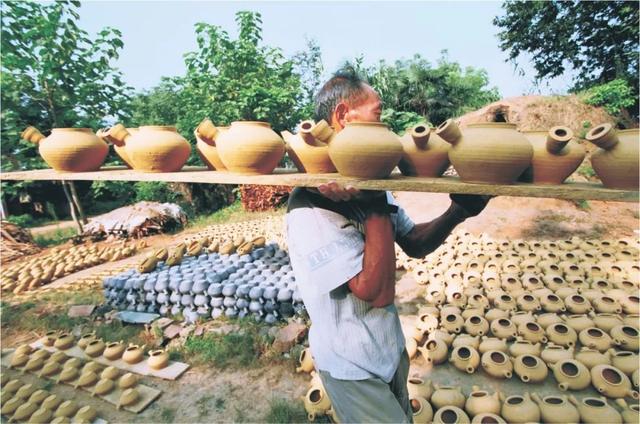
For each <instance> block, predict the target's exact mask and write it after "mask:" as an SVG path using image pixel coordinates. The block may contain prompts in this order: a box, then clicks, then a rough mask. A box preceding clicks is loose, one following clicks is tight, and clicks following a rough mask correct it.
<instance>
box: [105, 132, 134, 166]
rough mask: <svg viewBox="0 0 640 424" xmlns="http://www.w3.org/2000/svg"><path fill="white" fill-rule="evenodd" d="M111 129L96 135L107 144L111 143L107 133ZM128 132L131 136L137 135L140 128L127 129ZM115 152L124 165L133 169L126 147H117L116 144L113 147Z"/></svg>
mask: <svg viewBox="0 0 640 424" xmlns="http://www.w3.org/2000/svg"><path fill="white" fill-rule="evenodd" d="M108 130H109V129H108V128H105V129H100V130H98V131H97V132H96V135H97V136H98V137H100V138H101V139H103V140H104V141H106V142H111V141H112V139H110V138H109V137H107V135H106V134H107V131H108ZM126 130H127V132H129V134H136V133H137V132H138V131H140V129H139V128H127V129H126ZM113 150H114V151H115V152H116V154H117V155H118V157H120V159H121V160H122V162H124V164H125V165H126V166H127V168H129V169H133V164H132V163H131V159H130V158H129V155H128V154H127V148H126V146H124V145H121V146H119V145H117V144H114V145H113Z"/></svg>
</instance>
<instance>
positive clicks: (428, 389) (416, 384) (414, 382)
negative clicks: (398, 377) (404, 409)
mask: <svg viewBox="0 0 640 424" xmlns="http://www.w3.org/2000/svg"><path fill="white" fill-rule="evenodd" d="M407 392H408V393H409V398H411V399H413V398H418V397H419V398H424V399H426V400H430V399H431V396H432V395H433V384H432V383H431V380H424V379H422V378H420V377H409V379H408V380H407Z"/></svg>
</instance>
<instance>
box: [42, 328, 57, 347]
mask: <svg viewBox="0 0 640 424" xmlns="http://www.w3.org/2000/svg"><path fill="white" fill-rule="evenodd" d="M57 337H58V332H57V331H55V330H54V331H48V332H47V333H46V334H45V335H44V337H42V338H41V339H40V341H41V342H42V344H43V345H45V346H53V344H54V343H55V341H56V338H57Z"/></svg>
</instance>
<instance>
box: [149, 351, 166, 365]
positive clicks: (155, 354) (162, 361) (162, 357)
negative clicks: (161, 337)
mask: <svg viewBox="0 0 640 424" xmlns="http://www.w3.org/2000/svg"><path fill="white" fill-rule="evenodd" d="M147 364H148V365H149V367H151V368H153V369H154V370H160V369H162V368H165V367H166V366H167V365H169V352H167V351H165V350H162V349H159V350H152V351H151V352H149V359H147Z"/></svg>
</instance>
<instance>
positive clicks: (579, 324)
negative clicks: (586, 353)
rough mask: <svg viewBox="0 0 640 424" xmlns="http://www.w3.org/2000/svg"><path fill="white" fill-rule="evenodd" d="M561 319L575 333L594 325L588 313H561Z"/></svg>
mask: <svg viewBox="0 0 640 424" xmlns="http://www.w3.org/2000/svg"><path fill="white" fill-rule="evenodd" d="M562 320H563V321H564V323H565V324H566V325H567V326H569V327H571V328H573V330H574V331H575V332H577V333H580V332H581V331H583V330H585V329H587V328H591V327H593V326H594V323H593V321H592V320H591V318H589V316H588V315H582V314H577V315H562Z"/></svg>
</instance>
